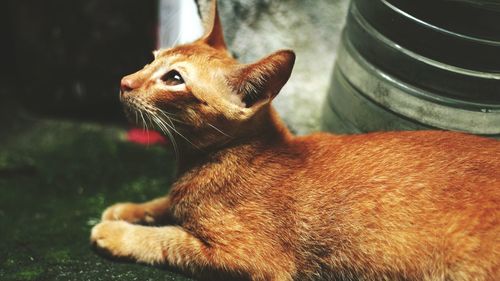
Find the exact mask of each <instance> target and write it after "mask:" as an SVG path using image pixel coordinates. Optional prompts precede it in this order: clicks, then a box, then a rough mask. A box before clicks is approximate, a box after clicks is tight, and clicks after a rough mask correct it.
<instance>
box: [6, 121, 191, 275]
mask: <svg viewBox="0 0 500 281" xmlns="http://www.w3.org/2000/svg"><path fill="white" fill-rule="evenodd" d="M0 125H1V124H0ZM123 135H124V130H123V129H120V128H116V127H113V126H105V125H98V124H91V123H77V122H71V121H60V120H36V119H32V118H30V117H20V119H19V118H16V121H15V122H14V123H13V124H12V123H10V124H9V125H8V126H7V125H6V126H2V130H1V131H0V241H1V243H0V280H9V281H15V280H65V281H66V280H75V281H76V280H89V281H96V280H127V281H128V280H141V281H145V280H190V279H188V278H186V277H183V276H182V275H180V274H178V273H175V272H174V271H172V270H171V269H168V268H162V267H151V266H146V265H140V264H131V263H122V262H118V261H113V260H108V259H105V258H102V257H100V256H99V255H97V254H96V253H94V252H93V251H92V249H91V248H90V246H89V239H88V238H89V231H90V229H91V227H92V226H93V225H95V224H96V223H97V222H98V221H99V217H100V214H101V212H102V210H103V209H104V208H105V207H106V206H108V205H110V204H112V203H114V202H118V201H124V200H135V201H144V200H147V199H150V198H154V197H156V196H160V195H162V194H164V193H165V192H166V191H167V190H168V186H169V183H170V181H171V180H172V175H173V164H172V162H171V160H170V159H172V157H171V155H170V153H169V152H168V151H166V150H164V149H163V148H161V147H153V146H150V147H143V146H138V145H135V144H132V143H128V142H126V141H124V137H123Z"/></svg>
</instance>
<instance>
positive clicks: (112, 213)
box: [101, 203, 154, 223]
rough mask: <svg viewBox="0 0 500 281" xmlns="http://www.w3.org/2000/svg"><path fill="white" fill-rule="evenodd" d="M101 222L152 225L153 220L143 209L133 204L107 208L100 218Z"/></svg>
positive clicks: (119, 204) (121, 204) (120, 204)
mask: <svg viewBox="0 0 500 281" xmlns="http://www.w3.org/2000/svg"><path fill="white" fill-rule="evenodd" d="M101 220H102V221H112V220H124V221H127V222H130V223H153V222H154V219H153V217H152V216H151V215H149V214H148V212H147V211H146V210H144V207H143V206H142V205H140V204H134V203H118V204H115V205H112V206H110V207H108V208H107V209H106V210H105V211H104V212H103V213H102V216H101Z"/></svg>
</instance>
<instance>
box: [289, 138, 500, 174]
mask: <svg viewBox="0 0 500 281" xmlns="http://www.w3.org/2000/svg"><path fill="white" fill-rule="evenodd" d="M295 141H296V143H297V147H300V149H301V150H302V151H303V153H304V154H305V156H304V157H305V158H306V159H308V162H309V163H310V165H315V166H317V167H316V168H317V170H318V172H321V173H322V174H323V175H328V174H332V173H333V174H335V176H336V177H338V176H340V175H341V174H342V172H345V173H346V174H352V173H356V172H358V173H360V175H358V176H361V174H364V175H365V176H375V175H377V174H393V175H395V176H396V175H404V174H405V173H411V174H414V176H418V174H420V175H421V176H425V177H429V176H430V175H434V176H436V177H438V178H439V177H443V176H445V175H447V174H450V175H454V176H455V177H457V176H462V177H466V176H467V177H469V181H471V180H486V179H490V180H491V179H497V180H500V161H499V159H500V141H497V140H494V139H488V138H483V137H478V136H474V135H468V134H463V133H456V132H444V131H403V132H377V133H369V134H362V135H333V134H328V133H318V134H313V135H310V136H306V137H300V138H297V139H296V140H295ZM339 169H340V170H339ZM344 169H349V170H350V171H351V172H348V171H344ZM457 172H460V174H459V175H458V174H456V173H457ZM407 176H409V175H407Z"/></svg>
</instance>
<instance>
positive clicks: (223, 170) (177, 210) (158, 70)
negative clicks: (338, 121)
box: [91, 2, 500, 281]
mask: <svg viewBox="0 0 500 281" xmlns="http://www.w3.org/2000/svg"><path fill="white" fill-rule="evenodd" d="M212 9H213V12H212V22H213V23H212V24H211V28H209V29H208V32H207V33H206V35H205V36H204V37H203V38H202V39H200V40H198V41H196V42H194V43H192V44H188V45H183V46H179V47H176V48H172V49H167V50H161V51H158V52H156V53H155V57H156V58H155V60H154V61H153V62H152V63H151V64H149V65H147V66H145V67H144V69H142V70H140V71H138V72H137V73H135V74H132V75H130V76H127V77H125V78H123V80H122V93H121V100H122V102H123V103H124V104H125V107H126V108H127V109H128V111H129V112H130V113H131V115H132V116H133V117H138V118H139V119H140V120H143V122H147V121H148V120H149V122H150V123H155V124H156V125H157V127H158V128H159V129H162V130H164V131H165V132H166V134H167V135H169V136H170V138H171V139H172V141H175V143H176V145H175V149H176V151H177V154H178V160H179V172H178V178H177V180H176V182H175V183H174V184H173V186H172V188H171V190H170V193H169V194H168V195H167V196H165V197H162V198H159V199H156V200H153V201H151V202H146V203H142V204H138V203H137V204H136V203H121V204H116V205H114V206H111V207H109V208H108V209H107V210H106V211H105V212H104V213H103V216H102V222H101V223H99V224H98V225H96V226H95V227H94V228H93V229H92V233H91V241H92V243H93V244H94V245H95V246H96V247H98V248H100V249H102V250H105V251H106V252H107V253H109V254H111V255H112V256H115V257H126V258H130V259H133V260H136V261H138V262H142V263H149V264H167V265H170V266H173V267H178V268H181V269H183V270H184V271H186V272H187V273H189V274H192V275H194V276H195V277H197V278H199V279H200V280H490V281H494V280H500V271H499V265H500V221H499V210H500V142H498V141H495V140H492V139H486V138H481V137H477V136H472V135H466V134H461V133H453V132H440V131H417V132H387V133H371V134H364V135H353V136H347V135H342V136H338V135H332V134H326V133H318V134H314V135H310V136H304V137H296V136H293V135H292V134H291V133H290V132H289V131H288V130H287V128H286V127H285V126H284V125H283V123H282V122H281V121H280V119H279V117H278V116H277V114H276V112H275V111H274V109H273V108H272V106H271V105H270V102H271V100H272V99H273V98H274V97H275V96H276V95H277V94H278V92H279V91H280V89H281V88H282V87H283V85H284V84H285V83H286V81H287V80H288V78H289V76H290V73H291V71H292V67H293V64H294V60H295V55H294V53H293V52H292V51H287V50H284V51H278V52H276V53H273V54H271V55H270V56H268V57H266V58H264V59H262V60H260V61H259V62H256V63H254V64H240V63H238V62H237V61H236V60H235V59H233V58H232V57H231V56H230V55H229V53H228V52H227V50H226V46H225V43H224V38H223V35H222V29H221V23H220V20H219V17H218V14H217V7H216V3H215V2H214V4H213V7H212ZM135 114H137V115H135ZM181 135H182V136H181ZM145 224H155V225H156V226H146V225H145Z"/></svg>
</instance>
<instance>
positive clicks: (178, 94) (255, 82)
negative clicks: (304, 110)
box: [120, 1, 295, 148]
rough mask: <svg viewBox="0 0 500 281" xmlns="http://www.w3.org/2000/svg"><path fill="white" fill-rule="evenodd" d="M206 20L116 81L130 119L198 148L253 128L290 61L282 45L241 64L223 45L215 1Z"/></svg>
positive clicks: (259, 122)
mask: <svg viewBox="0 0 500 281" xmlns="http://www.w3.org/2000/svg"><path fill="white" fill-rule="evenodd" d="M210 23H211V24H209V25H208V26H209V28H207V32H206V34H205V35H204V36H203V37H202V38H201V39H199V40H197V41H195V42H194V43H191V44H187V45H181V46H178V47H175V48H171V49H164V50H159V51H156V52H154V55H155V59H154V61H153V62H151V63H150V64H148V65H146V66H145V67H144V68H143V69H142V70H139V71H138V72H136V73H134V74H131V75H128V76H126V77H124V78H123V79H122V81H121V94H120V99H121V101H122V102H123V103H124V105H125V108H126V111H127V113H128V115H129V118H130V119H131V120H134V121H136V120H137V122H138V123H147V124H148V125H149V124H151V125H153V124H154V126H156V127H157V128H158V129H160V130H162V131H164V132H165V133H166V134H167V135H168V136H169V137H170V138H171V139H172V138H174V140H177V141H187V142H190V143H192V144H193V145H195V146H197V147H198V148H204V147H208V146H213V145H218V144H221V143H224V142H227V141H228V140H229V139H233V138H239V137H241V136H242V135H243V134H245V132H246V133H248V132H249V131H250V132H254V133H258V132H259V130H260V129H261V128H260V127H262V126H265V125H266V124H265V122H266V120H260V119H262V116H264V115H265V112H266V111H269V110H270V102H271V100H272V99H273V98H274V97H275V96H276V95H277V94H278V92H279V91H280V90H281V88H282V87H283V86H284V85H285V83H286V82H287V80H288V78H289V77H290V74H291V72H292V68H293V64H294V61H295V55H294V53H293V52H292V51H289V50H282V51H278V52H275V53H273V54H271V55H269V56H267V57H265V58H263V59H261V60H260V61H258V62H256V63H252V64H241V63H239V62H238V61H236V60H235V59H234V58H233V57H232V56H231V55H230V54H229V53H228V51H227V49H226V45H225V42H224V37H223V33H222V26H221V22H220V19H219V16H218V12H217V4H216V1H214V2H213V5H212V16H211V20H210ZM263 113H264V114H263ZM170 134H171V135H170ZM181 135H182V136H181Z"/></svg>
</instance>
